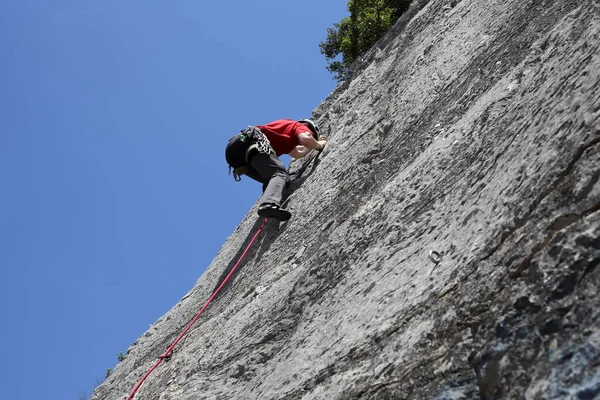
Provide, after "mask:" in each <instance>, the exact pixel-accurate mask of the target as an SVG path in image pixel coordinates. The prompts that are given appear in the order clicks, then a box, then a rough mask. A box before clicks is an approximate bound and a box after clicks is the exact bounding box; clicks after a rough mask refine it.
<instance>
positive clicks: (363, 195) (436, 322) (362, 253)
mask: <svg viewBox="0 0 600 400" xmlns="http://www.w3.org/2000/svg"><path fill="white" fill-rule="evenodd" d="M313 117H314V118H316V119H318V123H319V124H320V125H321V126H322V129H323V131H324V133H325V134H326V135H328V136H329V143H328V145H327V147H326V149H325V151H324V152H322V153H320V154H318V155H317V154H313V155H311V156H309V157H307V158H306V159H305V160H298V161H296V162H294V163H292V165H291V167H290V171H291V172H292V174H293V177H294V182H293V184H292V187H291V189H292V190H293V192H292V194H291V196H290V198H289V202H288V208H289V209H290V210H291V211H292V212H293V215H294V216H293V217H292V219H291V220H290V221H289V222H287V223H284V224H281V225H280V226H279V225H278V224H277V223H276V222H275V221H270V222H269V223H268V224H267V226H266V228H265V230H264V231H263V233H262V235H261V236H260V238H259V239H258V241H257V243H255V245H254V247H253V248H252V249H251V251H250V252H249V254H248V256H247V259H246V261H245V262H243V263H242V265H241V266H240V269H239V270H238V271H237V273H236V274H235V275H234V276H233V279H232V281H231V282H230V283H229V284H227V285H226V286H225V288H224V290H223V292H222V293H221V294H220V295H219V296H217V298H216V300H215V302H214V303H213V304H212V305H211V306H210V307H209V308H208V309H207V311H206V313H205V314H204V315H203V316H202V317H201V318H200V319H199V320H198V322H197V323H196V324H195V325H194V327H193V328H192V329H191V331H190V332H189V334H188V335H187V336H186V337H185V338H184V340H183V341H182V342H181V343H180V344H179V345H178V346H177V347H176V348H175V351H174V353H173V355H172V357H171V358H170V359H169V360H168V361H165V362H163V363H162V364H161V365H160V366H159V367H158V368H157V369H156V370H155V371H154V372H153V374H152V375H151V376H150V377H149V378H148V379H147V380H146V382H145V383H144V385H143V386H142V387H141V389H140V391H139V392H138V394H137V396H136V397H135V398H136V399H139V400H142V399H147V400H155V399H160V400H167V399H173V400H174V399H181V400H191V399H212V400H216V399H306V400H308V399H475V398H482V399H500V398H507V399H508V398H510V399H514V398H522V399H531V400H535V399H565V398H570V399H592V398H598V397H599V396H600V368H599V365H600V323H599V319H598V318H599V316H600V307H598V305H599V304H600V294H599V293H600V291H599V289H600V288H599V286H600V268H599V265H600V182H599V181H600V7H599V5H598V3H597V2H596V1H592V0H578V1H574V0H566V1H558V0H526V1H523V0H502V1H500V0H490V1H476V0H462V1H459V0H452V1H450V0H430V1H418V0H417V1H415V3H414V5H413V9H412V10H411V12H410V13H409V14H408V15H407V16H405V17H403V18H402V19H401V20H400V21H398V23H397V25H396V26H395V27H394V28H393V29H392V30H391V31H390V32H389V33H388V34H387V35H386V36H385V37H384V38H382V40H380V41H379V42H378V43H377V44H376V46H374V48H373V49H372V50H371V51H370V52H369V53H368V54H366V55H365V56H364V57H363V58H361V60H360V61H359V63H358V64H357V69H356V72H355V74H354V76H353V77H352V80H351V81H349V82H346V83H344V84H342V85H340V86H339V87H338V88H337V89H336V90H335V91H334V92H333V93H332V94H331V95H330V97H329V98H328V99H326V100H325V101H324V102H323V103H322V104H320V105H319V106H318V107H317V108H316V109H315V111H314V113H313ZM260 223H261V221H260V220H259V219H258V218H257V216H256V207H254V208H253V209H251V210H250V211H249V213H248V215H247V216H246V217H245V219H244V220H243V221H242V222H241V224H240V225H239V226H238V228H237V229H236V230H235V232H233V234H232V235H231V236H230V237H229V238H228V239H227V241H226V242H225V244H224V245H223V247H222V248H221V250H220V251H219V253H218V254H217V255H216V257H215V259H214V261H213V262H212V264H211V265H210V267H209V268H208V270H207V271H206V273H204V274H203V275H202V276H201V277H200V279H199V280H198V281H197V283H196V285H195V286H194V287H193V288H192V289H191V291H190V292H189V293H188V294H186V295H185V296H184V297H183V298H182V299H181V301H180V302H179V303H178V304H176V305H175V306H174V307H173V308H172V309H171V310H170V311H169V312H168V313H167V314H166V315H165V316H164V317H162V318H160V319H159V320H158V321H156V322H155V323H154V324H153V325H152V327H151V328H150V329H149V330H148V331H147V332H146V333H144V334H143V335H142V336H141V337H140V338H139V339H138V340H137V341H136V343H135V344H134V345H132V347H131V348H130V349H129V350H128V357H127V359H126V360H124V361H123V362H121V363H120V364H119V365H117V367H116V368H115V369H114V372H113V373H112V375H111V376H110V377H109V378H108V379H107V381H106V382H104V383H103V384H102V385H100V386H99V387H98V388H97V389H96V390H95V392H94V395H93V397H92V398H93V399H94V400H117V399H118V400H121V399H124V398H126V397H127V395H128V394H129V392H130V391H131V390H132V388H133V387H134V386H135V384H136V382H137V381H138V380H139V379H140V378H141V377H142V375H143V374H144V373H145V372H146V371H147V370H148V369H149V368H150V367H151V366H152V365H153V364H154V363H155V362H156V360H157V358H158V357H159V356H160V355H161V354H162V353H163V352H164V350H165V349H166V348H167V347H168V346H169V344H170V343H172V342H173V340H174V339H175V338H176V337H177V335H178V334H179V332H180V331H181V329H183V327H184V326H185V325H186V324H187V323H188V322H189V321H190V320H191V318H192V317H193V316H194V315H195V314H196V312H197V311H198V309H199V308H200V307H201V306H202V304H203V303H204V302H205V301H206V299H207V298H208V297H209V296H210V295H211V293H212V291H213V290H214V289H215V288H216V287H217V285H218V283H219V282H220V280H221V279H222V278H223V277H224V276H225V274H226V273H227V271H228V270H229V269H230V268H231V267H232V265H233V262H235V260H236V257H237V256H239V255H240V252H241V250H242V249H243V248H244V247H245V244H247V243H248V241H249V240H250V238H251V237H252V235H253V234H254V232H255V231H256V230H257V228H258V226H259V225H260ZM432 251H433V252H437V254H439V256H440V257H439V263H437V264H436V263H434V262H432V259H431V257H430V254H431V252H432Z"/></svg>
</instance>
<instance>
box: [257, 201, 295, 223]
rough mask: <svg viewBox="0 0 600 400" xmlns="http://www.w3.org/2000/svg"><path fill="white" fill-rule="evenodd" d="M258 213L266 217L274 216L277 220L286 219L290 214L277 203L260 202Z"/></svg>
mask: <svg viewBox="0 0 600 400" xmlns="http://www.w3.org/2000/svg"><path fill="white" fill-rule="evenodd" d="M258 215H260V216H261V217H266V218H275V219H278V220H279V221H287V220H288V219H290V217H291V216H292V214H291V213H290V212H289V211H288V210H284V209H283V208H281V207H279V206H278V205H277V204H261V205H260V207H258Z"/></svg>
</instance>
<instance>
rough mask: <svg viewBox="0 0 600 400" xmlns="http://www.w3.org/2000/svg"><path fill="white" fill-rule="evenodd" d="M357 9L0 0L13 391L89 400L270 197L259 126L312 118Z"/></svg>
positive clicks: (1, 252)
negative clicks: (248, 176) (242, 159)
mask: <svg viewBox="0 0 600 400" xmlns="http://www.w3.org/2000/svg"><path fill="white" fill-rule="evenodd" d="M346 15H347V11H346V1H343V0H340V1H320V0H319V1H317V0H303V1H281V0H265V1H256V2H249V1H237V2H231V1H229V2H210V3H209V2H201V1H199V0H195V1H191V0H180V1H141V0H129V1H122V0H119V1H116V0H103V1H81V0H52V1H48V0H20V1H16V0H14V1H10V0H8V1H4V2H2V4H0V54H1V55H2V62H0V85H1V86H0V88H1V89H0V117H1V118H0V124H1V125H0V140H1V141H0V185H1V188H2V190H1V192H0V193H1V196H0V263H1V269H0V271H1V274H2V276H1V278H2V280H1V281H2V283H3V288H2V290H1V291H0V296H1V297H0V301H1V304H2V329H1V330H0V339H1V340H2V344H3V346H2V347H3V353H4V354H3V356H4V357H3V362H2V364H1V366H0V370H1V372H0V377H1V378H0V379H1V380H2V381H3V382H6V383H5V384H3V385H2V389H1V390H0V397H1V398H3V399H11V400H21V399H44V400H54V399H56V400H69V399H76V398H77V396H78V395H79V394H81V393H84V392H86V393H87V394H88V395H89V394H90V393H91V390H92V388H93V387H94V386H96V379H102V378H103V376H104V373H105V371H106V368H108V367H113V366H114V365H115V364H116V362H117V361H116V356H117V354H118V353H119V352H121V351H122V352H125V351H126V349H127V348H128V346H129V345H130V344H131V343H132V342H134V341H135V340H136V338H137V337H138V336H140V335H141V334H142V333H143V332H144V331H145V330H146V329H147V328H148V326H149V325H150V324H151V323H153V322H154V321H155V320H156V319H157V318H159V317H160V316H161V315H163V314H164V313H165V312H166V311H168V310H169V309H170V308H171V307H172V306H173V305H174V304H175V303H176V302H177V301H178V300H179V299H180V298H181V297H182V296H183V295H184V294H185V293H186V292H187V291H188V290H189V289H191V288H192V287H193V285H194V283H195V281H196V280H197V278H198V277H199V276H200V275H201V274H202V273H203V271H204V270H205V268H206V267H207V266H208V265H209V264H210V262H211V261H212V259H213V258H214V256H215V255H216V253H217V251H218V250H219V248H220V246H221V245H222V244H223V243H224V241H225V239H226V238H227V236H229V235H230V234H231V233H232V232H233V230H234V229H235V227H236V225H237V224H238V223H239V222H240V221H241V220H242V218H243V216H244V215H245V214H246V213H247V211H248V209H249V208H250V207H251V206H252V205H253V204H254V202H255V201H256V199H257V198H258V196H259V195H260V185H259V184H256V183H254V182H251V181H248V180H246V181H245V182H242V183H238V184H236V183H235V182H233V180H232V179H231V177H229V176H228V175H227V167H226V164H225V161H224V156H223V155H224V146H225V144H226V142H227V139H228V138H229V137H231V136H232V135H234V134H235V133H236V132H238V131H239V130H240V129H242V128H245V127H246V126H247V125H254V124H261V123H266V122H269V121H271V120H273V119H278V118H294V119H299V118H303V117H308V116H310V113H311V111H312V109H313V108H314V107H316V106H317V105H318V104H319V103H320V102H321V101H322V100H324V99H325V98H326V97H327V95H328V94H329V93H330V92H331V91H332V90H333V88H334V87H335V85H336V82H335V81H334V80H333V79H332V76H331V75H330V74H329V72H327V70H326V69H325V65H326V63H325V60H324V57H323V56H322V55H321V54H320V53H319V47H318V44H319V43H320V42H321V41H322V40H324V39H325V36H326V29H327V27H330V26H332V25H333V23H335V22H338V21H339V20H341V19H342V18H343V17H344V16H346Z"/></svg>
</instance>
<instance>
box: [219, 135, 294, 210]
mask: <svg viewBox="0 0 600 400" xmlns="http://www.w3.org/2000/svg"><path fill="white" fill-rule="evenodd" d="M253 143H254V142H252V141H251V140H248V139H246V141H245V142H242V141H241V140H240V135H239V134H238V135H236V136H234V137H233V138H231V140H230V141H229V144H228V145H227V148H226V149H225V159H226V160H227V163H228V164H229V165H231V166H232V167H233V168H237V167H240V166H242V165H246V166H247V167H248V171H247V172H246V173H245V174H246V175H247V176H248V177H249V178H252V179H254V180H255V181H257V182H260V183H262V184H263V195H262V197H261V199H260V204H268V203H270V204H277V205H278V206H281V202H282V201H283V199H284V198H285V196H286V194H287V187H288V186H289V184H290V175H289V174H288V172H287V170H286V169H285V166H284V165H283V163H282V162H281V160H280V159H279V157H277V156H276V155H275V154H265V153H260V152H258V151H257V150H254V151H252V152H251V153H250V154H248V155H247V156H248V157H247V158H248V159H249V160H246V151H247V150H248V148H249V147H250V146H251V145H252V144H253ZM248 161H249V162H248Z"/></svg>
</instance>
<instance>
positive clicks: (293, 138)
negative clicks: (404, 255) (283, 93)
mask: <svg viewBox="0 0 600 400" xmlns="http://www.w3.org/2000/svg"><path fill="white" fill-rule="evenodd" d="M256 127H257V128H258V129H260V130H261V132H262V133H264V134H265V136H266V137H267V139H269V142H271V146H272V147H273V150H275V153H276V154H277V155H278V156H280V155H282V154H288V153H289V152H290V151H292V150H294V148H295V147H296V146H297V145H299V144H300V142H299V141H298V135H300V134H301V133H303V132H308V133H310V129H308V128H307V127H306V125H304V124H301V123H300V122H298V121H293V120H291V119H278V120H277V121H273V122H269V123H268V124H266V125H257V126H256Z"/></svg>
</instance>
